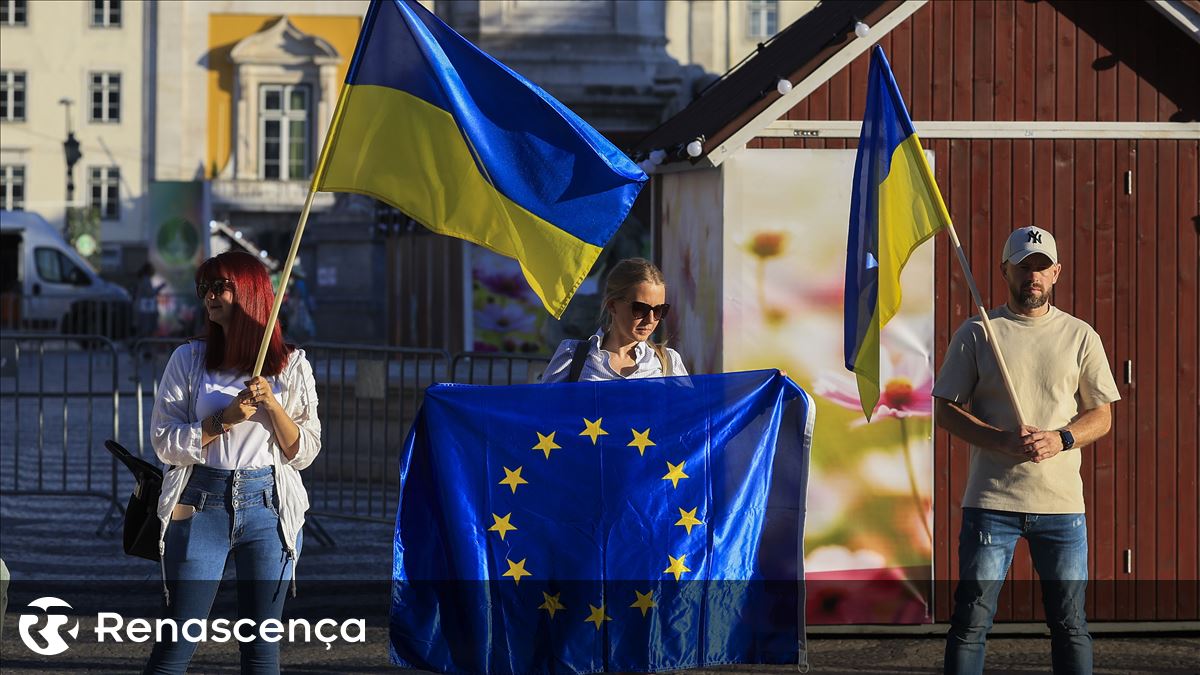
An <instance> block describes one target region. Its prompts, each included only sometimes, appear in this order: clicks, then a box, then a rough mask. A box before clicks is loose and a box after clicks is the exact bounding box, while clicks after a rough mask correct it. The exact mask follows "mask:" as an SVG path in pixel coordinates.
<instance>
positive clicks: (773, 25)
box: [746, 0, 779, 38]
mask: <svg viewBox="0 0 1200 675" xmlns="http://www.w3.org/2000/svg"><path fill="white" fill-rule="evenodd" d="M746 12H747V18H746V29H747V33H748V34H749V35H750V37H752V38H769V37H771V36H772V35H774V34H775V33H776V31H777V30H778V29H779V2H778V1H777V0H750V1H749V2H747V3H746Z"/></svg>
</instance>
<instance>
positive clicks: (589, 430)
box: [579, 417, 608, 445]
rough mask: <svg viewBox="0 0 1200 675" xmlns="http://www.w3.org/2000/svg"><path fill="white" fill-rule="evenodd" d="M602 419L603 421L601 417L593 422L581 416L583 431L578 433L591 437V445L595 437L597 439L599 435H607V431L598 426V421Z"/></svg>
mask: <svg viewBox="0 0 1200 675" xmlns="http://www.w3.org/2000/svg"><path fill="white" fill-rule="evenodd" d="M603 421H604V418H603V417H601V418H600V419H598V420H596V421H595V422H593V421H591V420H589V419H588V418H586V417H585V418H583V424H584V427H585V428H584V430H583V431H581V432H579V435H580V436H587V437H588V438H590V439H592V445H595V444H596V440H597V439H599V438H600V437H601V436H607V435H608V432H607V431H605V430H603V429H601V428H600V423H601V422H603Z"/></svg>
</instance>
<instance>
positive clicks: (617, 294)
mask: <svg viewBox="0 0 1200 675" xmlns="http://www.w3.org/2000/svg"><path fill="white" fill-rule="evenodd" d="M638 284H653V285H655V286H662V287H663V288H666V286H667V283H666V281H665V280H664V279H663V273H662V270H660V269H658V266H657V265H655V264H654V263H652V262H650V261H649V260H646V259H645V258H626V259H624V260H622V261H621V262H619V263H617V264H616V266H615V267H613V268H612V270H610V271H609V273H608V279H607V280H606V281H605V283H604V299H603V300H602V301H601V302H600V319H601V321H602V325H603V326H604V330H605V332H607V331H608V329H610V328H611V327H612V311H611V310H610V309H609V307H611V306H612V303H613V301H614V300H627V299H628V297H629V292H630V291H632V290H633V288H634V287H635V286H637V285H638ZM646 344H647V345H649V346H650V348H651V349H653V350H654V353H655V354H658V359H659V361H661V362H662V366H663V374H664V375H668V376H669V375H670V374H671V357H670V356H668V355H667V341H666V340H663V341H662V342H661V343H659V342H655V341H653V340H646Z"/></svg>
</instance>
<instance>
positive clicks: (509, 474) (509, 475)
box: [500, 466, 529, 495]
mask: <svg viewBox="0 0 1200 675" xmlns="http://www.w3.org/2000/svg"><path fill="white" fill-rule="evenodd" d="M524 468H525V467H523V466H518V467H517V470H516V471H513V470H511V469H509V468H508V467H507V466H506V467H504V480H502V481H500V485H507V486H509V487H511V488H512V491H513V494H514V495H515V494H517V486H518V485H528V484H529V481H527V480H525V479H524V478H521V469H524Z"/></svg>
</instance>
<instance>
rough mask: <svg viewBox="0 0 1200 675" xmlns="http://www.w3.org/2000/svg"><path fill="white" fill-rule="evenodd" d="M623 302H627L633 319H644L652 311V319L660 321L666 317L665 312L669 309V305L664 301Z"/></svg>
mask: <svg viewBox="0 0 1200 675" xmlns="http://www.w3.org/2000/svg"><path fill="white" fill-rule="evenodd" d="M625 302H628V303H629V311H631V312H633V318H635V319H644V318H646V317H647V316H649V315H650V313H651V312H653V313H654V320H655V321H662V320H663V319H665V318H666V316H667V312H668V311H670V310H671V305H669V304H667V303H665V302H664V303H663V304H661V305H647V304H646V303H644V302H638V301H636V300H626V301H625Z"/></svg>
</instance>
